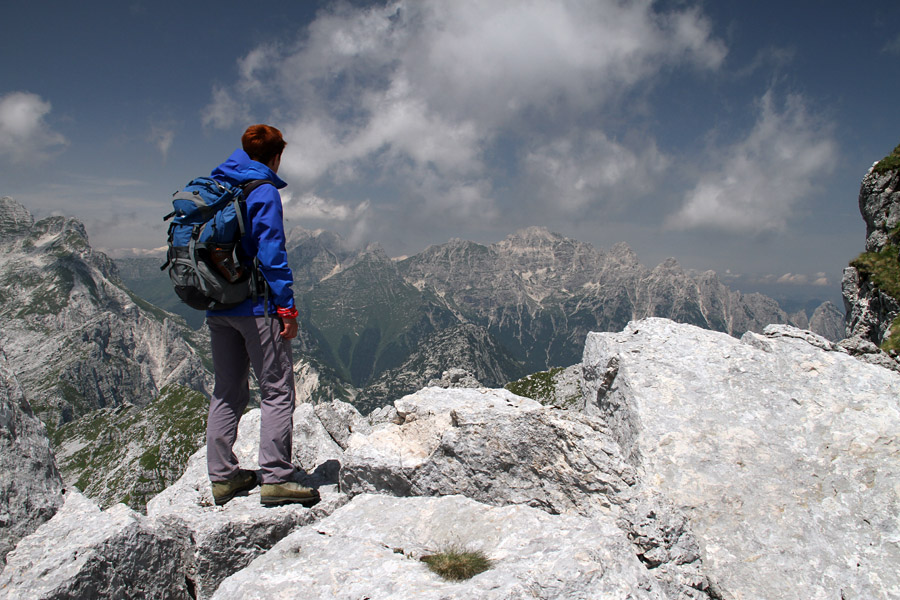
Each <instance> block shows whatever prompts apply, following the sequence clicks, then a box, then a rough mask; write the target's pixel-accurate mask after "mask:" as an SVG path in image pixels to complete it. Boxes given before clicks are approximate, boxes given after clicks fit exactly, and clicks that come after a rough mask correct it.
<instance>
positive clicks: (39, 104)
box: [0, 92, 67, 162]
mask: <svg viewBox="0 0 900 600" xmlns="http://www.w3.org/2000/svg"><path fill="white" fill-rule="evenodd" d="M50 110H51V105H50V103H49V102H47V101H45V100H43V99H42V98H41V97H40V96H38V95H37V94H32V93H30V92H12V93H9V94H6V95H5V96H0V151H2V152H0V154H4V155H6V156H8V157H9V158H10V159H11V160H12V161H13V162H25V161H30V160H34V159H38V160H41V159H44V158H46V156H47V154H48V153H49V152H51V151H53V150H56V149H59V148H60V147H61V146H64V145H65V144H66V143H67V142H66V139H65V138H64V137H63V136H62V135H61V134H59V133H57V132H55V131H53V130H52V129H51V127H50V126H49V125H48V124H47V123H46V121H45V118H46V116H47V115H48V114H49V113H50Z"/></svg>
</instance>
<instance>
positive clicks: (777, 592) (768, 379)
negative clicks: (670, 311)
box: [583, 319, 900, 600]
mask: <svg viewBox="0 0 900 600" xmlns="http://www.w3.org/2000/svg"><path fill="white" fill-rule="evenodd" d="M767 332H768V335H765V336H762V335H757V334H753V333H748V334H746V335H745V336H744V339H743V340H742V341H739V340H736V339H734V338H731V337H729V336H727V335H724V334H720V333H715V332H710V331H706V330H702V329H698V328H696V327H692V326H688V325H678V324H675V323H673V322H671V321H667V320H664V319H647V320H643V321H638V322H634V323H631V324H629V325H628V327H626V329H625V330H624V331H623V332H621V333H592V334H589V336H588V339H587V343H586V346H585V351H584V360H583V368H584V372H585V377H586V379H587V386H588V387H589V388H590V389H589V390H588V392H587V405H586V407H585V410H586V411H587V412H588V413H591V414H598V415H600V416H601V417H603V418H604V419H605V420H606V421H607V422H608V423H609V424H610V426H611V428H612V430H613V431H614V433H615V435H616V437H617V439H618V440H619V442H620V443H621V445H622V447H623V449H624V450H625V452H626V455H627V456H629V457H630V461H631V462H632V463H633V464H634V465H635V466H637V467H638V468H639V473H640V476H641V478H642V480H643V481H644V482H645V483H646V484H647V485H651V486H654V487H655V488H656V489H658V490H659V491H660V492H661V493H663V494H664V495H665V496H667V497H668V498H669V499H671V500H672V501H673V502H674V504H675V505H676V507H677V508H678V509H680V510H681V511H683V512H684V513H685V514H687V515H688V516H689V519H690V524H691V528H692V531H693V533H694V535H695V537H696V538H697V539H698V541H699V543H700V546H701V550H702V555H703V564H704V568H705V569H706V572H707V574H708V575H709V576H710V577H711V578H712V579H714V580H716V581H717V582H718V586H719V588H720V589H721V590H722V593H723V594H725V595H726V597H728V598H734V599H736V600H756V599H758V598H766V599H768V600H777V599H781V598H783V599H786V600H787V599H796V598H804V599H810V600H817V599H823V600H824V599H826V598H827V599H829V600H830V599H838V598H843V599H844V600H851V599H867V600H868V599H887V598H898V597H900V568H898V567H900V485H898V483H897V482H898V481H900V409H898V408H900V375H898V374H897V373H895V372H893V371H890V370H888V369H885V368H882V367H878V366H874V365H870V364H865V363H863V362H861V361H858V360H856V359H854V358H852V357H850V356H848V355H847V354H845V353H843V352H840V351H833V350H829V349H830V348H831V349H833V348H834V347H833V346H832V345H831V344H830V343H828V342H827V341H826V340H824V339H822V338H818V336H813V335H812V334H809V333H808V332H801V331H799V330H796V329H793V328H790V327H773V328H770V329H768V330H767Z"/></svg>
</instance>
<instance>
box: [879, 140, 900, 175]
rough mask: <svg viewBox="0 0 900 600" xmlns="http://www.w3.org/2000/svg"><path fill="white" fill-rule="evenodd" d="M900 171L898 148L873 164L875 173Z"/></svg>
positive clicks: (899, 151) (899, 149)
mask: <svg viewBox="0 0 900 600" xmlns="http://www.w3.org/2000/svg"><path fill="white" fill-rule="evenodd" d="M898 169H900V146H897V147H896V148H894V151H893V152H891V153H890V154H888V155H887V156H885V157H884V158H882V159H881V160H880V161H878V162H877V163H876V164H875V168H874V170H875V172H876V173H879V174H883V173H887V172H888V171H896V170H898Z"/></svg>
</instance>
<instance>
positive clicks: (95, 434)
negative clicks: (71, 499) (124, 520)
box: [52, 385, 207, 510]
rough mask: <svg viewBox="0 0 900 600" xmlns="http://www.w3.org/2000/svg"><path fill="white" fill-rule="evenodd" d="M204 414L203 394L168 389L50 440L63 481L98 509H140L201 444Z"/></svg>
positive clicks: (84, 420)
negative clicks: (122, 506)
mask: <svg viewBox="0 0 900 600" xmlns="http://www.w3.org/2000/svg"><path fill="white" fill-rule="evenodd" d="M206 413H207V400H206V397H205V396H204V395H203V394H200V393H199V392H196V391H194V390H190V389H188V388H184V387H181V386H178V385H170V386H166V387H165V388H163V389H162V390H160V394H159V396H158V397H157V398H156V399H155V400H154V401H153V402H151V403H150V404H149V405H147V406H146V407H144V408H143V409H141V408H138V407H136V406H133V405H130V404H128V405H123V406H119V407H116V408H105V409H101V410H97V411H93V412H91V413H89V414H86V415H84V416H83V417H81V418H79V419H76V420H75V421H72V422H71V423H66V424H65V425H63V426H62V427H60V428H59V429H58V430H56V431H54V432H53V438H52V441H53V446H54V451H55V452H56V454H57V462H58V465H59V468H60V471H61V472H62V474H63V479H64V480H65V481H66V482H67V483H68V484H72V483H73V482H74V485H75V486H76V487H78V488H79V489H80V490H81V491H82V492H84V493H85V494H86V495H87V496H89V497H91V498H93V499H95V500H96V501H97V502H98V503H99V504H100V505H101V506H102V507H108V506H111V505H113V504H115V503H117V502H125V503H126V504H128V505H129V506H130V507H131V508H134V509H135V510H143V508H144V505H145V504H146V502H147V501H148V500H149V499H150V498H152V497H153V496H155V495H156V494H157V493H159V492H160V491H162V490H163V489H165V487H166V486H168V485H170V484H171V483H172V482H174V481H175V480H176V479H177V478H178V477H180V476H181V474H182V473H183V472H184V467H185V465H186V464H187V461H188V459H189V458H190V456H191V455H192V454H193V453H194V452H195V451H196V450H197V448H198V447H200V446H201V445H202V443H203V432H204V430H205V428H206Z"/></svg>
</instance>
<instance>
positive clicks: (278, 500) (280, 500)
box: [259, 496, 322, 508]
mask: <svg viewBox="0 0 900 600" xmlns="http://www.w3.org/2000/svg"><path fill="white" fill-rule="evenodd" d="M321 499H322V498H321V497H320V496H316V497H314V498H284V497H281V496H260V498H259V502H260V504H262V505H263V506H281V505H283V504H299V505H301V506H305V507H307V508H309V507H310V506H313V505H314V504H318V503H319V501H320V500H321Z"/></svg>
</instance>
